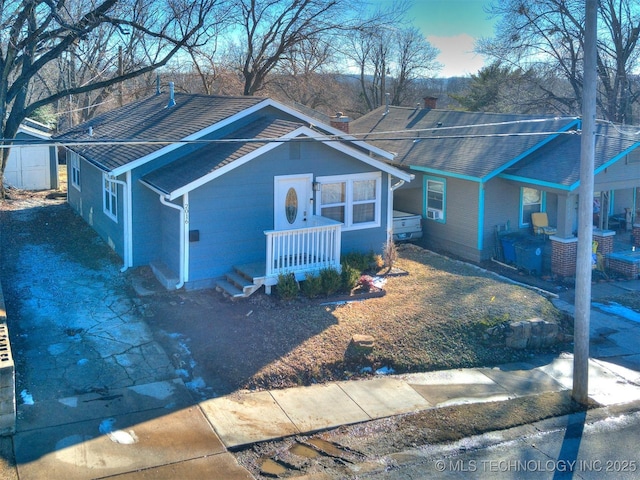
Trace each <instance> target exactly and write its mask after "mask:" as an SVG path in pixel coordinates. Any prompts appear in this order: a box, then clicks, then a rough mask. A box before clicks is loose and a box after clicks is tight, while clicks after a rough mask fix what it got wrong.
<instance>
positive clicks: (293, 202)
mask: <svg viewBox="0 0 640 480" xmlns="http://www.w3.org/2000/svg"><path fill="white" fill-rule="evenodd" d="M284 210H285V214H286V217H287V222H289V223H290V224H293V223H294V222H295V221H296V217H297V216H298V194H297V193H296V189H295V188H293V187H291V188H290V189H289V190H288V191H287V197H286V198H285V200H284Z"/></svg>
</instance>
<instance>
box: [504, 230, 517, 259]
mask: <svg viewBox="0 0 640 480" xmlns="http://www.w3.org/2000/svg"><path fill="white" fill-rule="evenodd" d="M517 241H518V236H516V235H513V234H512V235H503V236H502V237H500V242H501V243H502V256H503V258H504V261H505V262H506V263H516V243H517Z"/></svg>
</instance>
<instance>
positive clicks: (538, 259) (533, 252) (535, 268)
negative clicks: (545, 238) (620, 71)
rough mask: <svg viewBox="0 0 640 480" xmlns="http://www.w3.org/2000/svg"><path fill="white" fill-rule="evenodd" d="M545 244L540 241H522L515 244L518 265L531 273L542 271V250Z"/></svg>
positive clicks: (538, 273)
mask: <svg viewBox="0 0 640 480" xmlns="http://www.w3.org/2000/svg"><path fill="white" fill-rule="evenodd" d="M543 247H544V245H542V244H541V243H539V242H532V241H522V242H517V243H516V244H515V245H514V250H515V254H516V265H517V266H518V268H521V269H523V270H525V271H527V272H528V273H529V274H531V275H540V274H541V273H542V250H543Z"/></svg>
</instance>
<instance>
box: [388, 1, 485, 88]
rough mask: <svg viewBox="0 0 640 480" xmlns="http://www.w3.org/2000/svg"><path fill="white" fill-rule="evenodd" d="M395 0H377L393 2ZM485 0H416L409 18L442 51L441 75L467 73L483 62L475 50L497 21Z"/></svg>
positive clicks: (473, 71) (439, 59) (439, 58)
mask: <svg viewBox="0 0 640 480" xmlns="http://www.w3.org/2000/svg"><path fill="white" fill-rule="evenodd" d="M392 1H393V0H378V2H385V3H392ZM488 3H489V1H485V0H413V6H412V8H411V9H410V10H409V12H408V18H409V19H411V20H412V23H413V25H414V26H416V27H418V28H419V29H420V30H422V32H423V33H424V35H425V36H426V37H427V40H428V41H429V43H431V45H433V46H434V47H436V48H437V49H438V50H440V52H441V53H440V56H439V57H438V59H437V60H438V62H440V63H441V64H443V65H444V68H443V69H442V70H441V71H440V73H439V75H438V76H440V77H452V76H468V75H470V74H472V73H476V72H477V71H478V70H479V69H480V68H482V66H483V65H484V59H483V58H482V57H481V56H479V55H476V54H474V53H473V47H474V43H475V41H476V40H477V39H479V38H480V37H491V36H493V25H494V21H493V20H490V19H488V18H487V14H486V13H485V12H484V10H483V7H484V6H485V5H487V4H488Z"/></svg>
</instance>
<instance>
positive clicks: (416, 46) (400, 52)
mask: <svg viewBox="0 0 640 480" xmlns="http://www.w3.org/2000/svg"><path fill="white" fill-rule="evenodd" d="M395 45H396V49H395V58H394V65H395V68H393V69H392V70H391V72H392V76H393V77H392V94H391V104H392V105H402V104H403V103H404V102H405V101H406V100H407V99H408V98H409V96H410V93H411V86H412V84H413V83H414V82H415V80H417V79H418V78H420V77H425V76H427V75H428V74H430V73H431V74H432V73H435V72H437V71H438V70H440V69H441V68H442V66H441V65H440V64H439V63H438V62H436V57H437V56H438V53H439V51H438V49H437V48H435V47H434V46H433V45H431V44H430V43H429V42H428V41H427V39H426V38H425V37H424V35H423V34H422V33H421V32H420V30H418V29H417V28H414V27H409V28H405V29H402V30H399V31H398V32H397V33H396V34H395Z"/></svg>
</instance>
